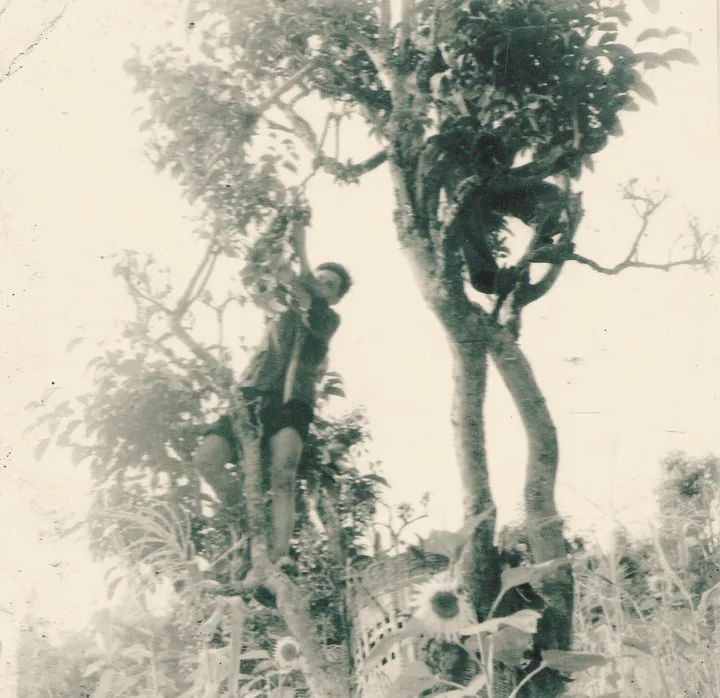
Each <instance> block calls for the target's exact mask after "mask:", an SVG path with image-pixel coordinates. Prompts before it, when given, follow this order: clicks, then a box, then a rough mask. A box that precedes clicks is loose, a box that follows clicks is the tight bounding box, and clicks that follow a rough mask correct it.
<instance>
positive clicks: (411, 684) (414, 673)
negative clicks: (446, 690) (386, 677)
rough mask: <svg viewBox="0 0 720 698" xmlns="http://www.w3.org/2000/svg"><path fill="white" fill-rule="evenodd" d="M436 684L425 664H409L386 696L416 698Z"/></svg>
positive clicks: (418, 662) (417, 662)
mask: <svg viewBox="0 0 720 698" xmlns="http://www.w3.org/2000/svg"><path fill="white" fill-rule="evenodd" d="M437 683H438V681H437V679H436V678H435V677H434V676H433V675H432V673H431V672H430V669H428V667H427V665H426V664H425V662H420V661H416V662H411V663H410V664H408V665H407V666H406V667H405V669H404V670H403V671H402V673H401V674H400V676H398V678H397V680H396V681H395V683H393V685H392V686H391V687H390V689H389V691H388V695H392V696H393V697H394V698H416V697H417V696H418V695H420V694H421V693H422V692H423V691H426V690H427V689H428V688H432V687H433V686H435V685H436V684H437Z"/></svg>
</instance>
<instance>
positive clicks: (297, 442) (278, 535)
mask: <svg viewBox="0 0 720 698" xmlns="http://www.w3.org/2000/svg"><path fill="white" fill-rule="evenodd" d="M303 448H304V443H303V439H302V437H301V436H300V434H299V433H298V432H297V431H296V430H295V429H293V428H292V427H285V428H283V429H281V430H280V431H278V432H277V433H276V434H273V436H272V437H271V438H270V441H269V442H268V449H269V450H268V454H269V460H270V462H269V467H270V486H271V488H272V493H273V494H272V512H273V539H274V540H273V541H272V546H271V547H272V558H273V561H274V562H277V561H278V560H279V559H280V558H282V557H283V556H285V555H287V552H288V549H289V547H290V538H291V537H292V532H293V528H295V475H296V473H297V467H298V464H299V463H300V456H302V452H303Z"/></svg>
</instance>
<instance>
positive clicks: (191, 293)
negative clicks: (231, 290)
mask: <svg viewBox="0 0 720 698" xmlns="http://www.w3.org/2000/svg"><path fill="white" fill-rule="evenodd" d="M217 255H218V252H217V250H216V248H215V238H214V237H213V238H211V239H210V241H209V243H208V246H207V249H206V250H205V254H204V255H203V257H202V259H201V260H200V264H198V266H197V269H195V271H194V272H193V275H192V276H191V277H190V281H188V285H187V286H186V287H185V291H183V294H182V295H181V296H180V299H179V300H178V302H177V305H176V307H175V310H174V311H173V314H174V315H177V316H178V317H180V316H181V315H183V314H184V313H185V312H186V311H187V309H188V308H189V307H190V306H191V305H192V303H193V301H194V300H196V299H197V297H198V295H199V293H200V292H201V291H202V289H203V287H204V285H205V284H207V280H208V275H207V274H205V276H204V279H203V282H202V284H200V285H199V286H198V285H197V284H198V281H199V279H200V278H201V277H202V276H203V274H204V272H205V271H206V270H207V269H208V268H210V270H212V268H213V266H214V264H215V260H216V258H217ZM196 287H197V288H196Z"/></svg>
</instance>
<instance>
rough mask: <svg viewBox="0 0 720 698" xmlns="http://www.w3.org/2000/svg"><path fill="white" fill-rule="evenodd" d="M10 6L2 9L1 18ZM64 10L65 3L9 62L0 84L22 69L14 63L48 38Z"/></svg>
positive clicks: (65, 8)
mask: <svg viewBox="0 0 720 698" xmlns="http://www.w3.org/2000/svg"><path fill="white" fill-rule="evenodd" d="M9 6H10V3H9V2H8V3H7V5H5V7H4V8H3V9H2V12H0V16H2V15H3V14H4V13H5V12H6V11H7V9H8V7H9ZM65 10H67V3H65V4H64V5H63V7H62V9H61V10H60V12H58V13H57V15H55V17H53V18H52V19H51V20H50V22H48V23H47V24H46V25H45V26H44V27H43V28H42V29H41V30H40V33H39V34H38V35H37V37H36V38H35V40H34V41H33V42H32V43H31V44H29V45H28V46H27V47H26V48H25V49H23V50H22V51H20V53H18V54H17V55H16V56H15V57H14V58H13V59H12V60H11V61H10V64H9V65H8V67H7V71H6V72H5V75H3V76H2V77H0V82H4V81H5V80H7V79H8V78H9V77H10V76H11V75H13V74H14V73H16V72H17V71H18V70H20V68H22V65H18V66H17V67H16V65H15V64H16V63H17V62H18V61H19V60H20V59H21V58H22V57H23V56H29V55H30V54H31V53H32V52H33V51H34V50H35V49H36V48H37V46H38V45H39V44H40V43H41V42H42V41H43V40H44V39H46V38H47V37H48V35H49V34H50V32H51V31H52V30H53V29H54V28H55V25H56V24H57V23H58V22H59V21H60V20H61V19H62V18H63V16H64V15H65Z"/></svg>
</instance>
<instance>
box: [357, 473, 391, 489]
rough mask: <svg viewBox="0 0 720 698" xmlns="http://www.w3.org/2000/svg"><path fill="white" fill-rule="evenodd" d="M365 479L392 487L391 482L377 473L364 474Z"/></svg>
mask: <svg viewBox="0 0 720 698" xmlns="http://www.w3.org/2000/svg"><path fill="white" fill-rule="evenodd" d="M363 480H370V482H377V483H378V484H380V485H384V486H385V487H390V483H389V482H388V481H387V480H386V479H385V478H384V477H383V476H382V475H378V474H377V473H370V474H369V475H363Z"/></svg>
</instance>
